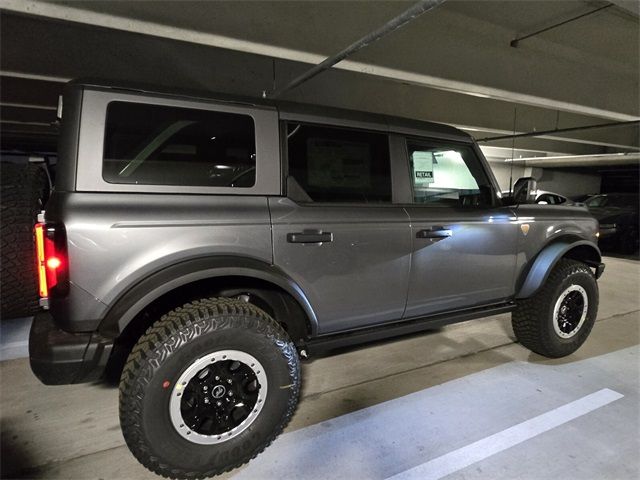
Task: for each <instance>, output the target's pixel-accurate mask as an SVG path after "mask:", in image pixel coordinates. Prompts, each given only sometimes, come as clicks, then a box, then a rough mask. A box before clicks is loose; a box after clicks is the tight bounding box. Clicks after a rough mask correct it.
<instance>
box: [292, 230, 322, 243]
mask: <svg viewBox="0 0 640 480" xmlns="http://www.w3.org/2000/svg"><path fill="white" fill-rule="evenodd" d="M287 242H289V243H326V242H333V233H331V232H318V231H313V232H307V231H304V232H292V233H287Z"/></svg>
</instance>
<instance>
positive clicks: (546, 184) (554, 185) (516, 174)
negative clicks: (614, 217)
mask: <svg viewBox="0 0 640 480" xmlns="http://www.w3.org/2000/svg"><path fill="white" fill-rule="evenodd" d="M488 160H489V166H490V167H491V170H492V171H493V174H494V175H495V177H496V180H498V184H499V185H500V189H501V190H502V191H506V190H509V177H510V175H511V166H510V165H509V164H508V163H506V162H504V160H503V159H493V158H488ZM529 176H531V177H534V178H535V179H536V180H537V181H538V188H539V189H540V190H548V191H550V192H556V193H559V194H561V195H565V196H567V197H572V196H576V195H586V194H590V193H600V183H601V178H600V175H599V174H591V173H576V172H568V171H565V170H554V169H549V168H546V169H545V168H530V167H523V166H519V165H514V166H513V182H514V183H515V181H516V180H517V179H518V178H520V177H529Z"/></svg>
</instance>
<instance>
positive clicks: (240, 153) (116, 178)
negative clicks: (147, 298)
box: [102, 102, 256, 188]
mask: <svg viewBox="0 0 640 480" xmlns="http://www.w3.org/2000/svg"><path fill="white" fill-rule="evenodd" d="M255 152H256V147H255V129H254V124H253V119H252V118H251V117H250V116H248V115H239V114H234V113H223V112H212V111H208V110H194V109H187V108H176V107H164V106H158V105H147V104H138V103H128V102H112V103H110V104H109V106H108V109H107V124H106V132H105V143H104V163H103V167H102V174H103V177H104V179H105V180H106V181H107V182H111V183H134V184H145V185H185V186H209V187H245V188H246V187H252V186H253V185H254V184H255V171H256V155H255Z"/></svg>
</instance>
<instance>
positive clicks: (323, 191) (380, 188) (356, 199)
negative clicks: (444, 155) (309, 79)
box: [287, 123, 391, 203]
mask: <svg viewBox="0 0 640 480" xmlns="http://www.w3.org/2000/svg"><path fill="white" fill-rule="evenodd" d="M287 139H288V157H289V175H290V176H292V177H293V178H294V179H295V180H296V182H297V183H298V185H299V186H300V187H301V188H302V189H303V190H304V191H305V192H306V194H307V195H308V196H309V198H310V199H311V200H312V201H313V202H331V203H333V202H335V203H390V202H391V167H390V160H389V139H388V136H387V135H386V134H383V133H376V132H369V131H364V130H356V129H346V128H335V127H325V126H316V125H306V124H296V123H290V124H288V125H287Z"/></svg>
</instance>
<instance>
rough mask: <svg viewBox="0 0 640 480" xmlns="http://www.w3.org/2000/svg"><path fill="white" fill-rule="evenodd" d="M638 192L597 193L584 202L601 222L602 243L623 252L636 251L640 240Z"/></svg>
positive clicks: (603, 245)
mask: <svg viewBox="0 0 640 480" xmlns="http://www.w3.org/2000/svg"><path fill="white" fill-rule="evenodd" d="M639 200H640V199H639V197H638V194H637V193H607V194H603V195H595V196H593V197H591V198H589V199H588V200H586V201H585V202H584V203H585V205H586V206H587V208H588V209H589V212H591V214H592V215H593V216H594V217H595V218H596V220H598V222H600V245H601V246H602V247H604V248H612V249H616V250H618V251H620V252H621V253H627V254H630V253H635V252H636V251H637V250H638V244H639V242H640V240H639V238H638V236H639V232H640V230H639V229H638V218H639V216H640V213H639V208H638V202H639Z"/></svg>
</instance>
